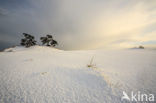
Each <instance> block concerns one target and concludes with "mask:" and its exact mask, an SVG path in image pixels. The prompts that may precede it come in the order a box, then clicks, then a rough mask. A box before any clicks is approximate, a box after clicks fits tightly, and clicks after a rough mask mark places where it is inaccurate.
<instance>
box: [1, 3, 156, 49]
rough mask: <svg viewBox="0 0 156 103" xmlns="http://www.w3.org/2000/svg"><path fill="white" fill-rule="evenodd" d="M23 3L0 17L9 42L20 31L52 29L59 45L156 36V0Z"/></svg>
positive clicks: (121, 42)
mask: <svg viewBox="0 0 156 103" xmlns="http://www.w3.org/2000/svg"><path fill="white" fill-rule="evenodd" d="M26 4H27V6H23V8H22V6H19V7H18V8H14V9H9V10H8V11H9V13H8V14H7V15H8V16H7V17H5V18H3V19H2V18H0V22H1V24H0V36H1V37H5V38H7V39H9V40H10V39H11V38H12V39H13V41H11V42H10V43H12V44H17V41H18V42H19V38H20V37H21V36H20V35H21V33H23V32H28V33H31V34H34V35H35V37H36V38H39V37H40V36H41V35H43V34H45V35H46V34H47V33H53V34H55V35H54V38H56V39H57V40H58V42H59V44H60V45H59V48H62V49H95V48H118V47H119V48H123V47H133V46H135V45H138V44H139V43H140V44H141V43H142V42H147V41H151V40H152V41H155V40H156V39H155V37H156V26H155V24H156V19H155V18H156V8H155V7H156V1H155V0H150V1H147V0H137V1H136V0H131V1H130V0H118V1H114V0H109V1H108V0H74V1H73V0H68V1H66V0H38V1H34V0H27V3H26ZM16 5H20V4H19V3H18V2H17V3H16ZM21 5H24V4H23V3H22V4H21ZM19 8H20V9H19ZM0 12H1V10H0ZM4 35H7V36H4ZM9 40H7V41H9ZM38 41H39V40H38ZM152 45H153V44H152Z"/></svg>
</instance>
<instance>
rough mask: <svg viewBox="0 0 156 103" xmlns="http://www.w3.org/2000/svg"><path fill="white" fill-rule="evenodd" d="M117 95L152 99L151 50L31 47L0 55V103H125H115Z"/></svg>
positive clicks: (154, 68)
mask: <svg viewBox="0 0 156 103" xmlns="http://www.w3.org/2000/svg"><path fill="white" fill-rule="evenodd" d="M90 62H91V63H90ZM90 65H91V67H90ZM88 66H89V67H88ZM123 91H125V92H126V93H127V94H128V95H130V93H131V91H134V92H138V91H140V92H141V93H146V94H154V95H156V51H155V50H140V49H127V50H88V51H87V50H86V51H61V50H57V49H54V48H50V47H41V46H34V47H31V48H23V47H15V48H9V49H7V50H5V51H4V52H1V53H0V103H131V102H130V101H127V100H124V101H121V97H122V95H123ZM138 103H142V102H138ZM147 103H148V102H147ZM152 103H154V102H152Z"/></svg>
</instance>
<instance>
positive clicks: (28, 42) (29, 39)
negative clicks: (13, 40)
mask: <svg viewBox="0 0 156 103" xmlns="http://www.w3.org/2000/svg"><path fill="white" fill-rule="evenodd" d="M23 35H24V37H25V38H24V39H21V45H22V46H25V47H30V46H34V45H36V41H35V37H34V36H32V35H30V34H27V33H23Z"/></svg>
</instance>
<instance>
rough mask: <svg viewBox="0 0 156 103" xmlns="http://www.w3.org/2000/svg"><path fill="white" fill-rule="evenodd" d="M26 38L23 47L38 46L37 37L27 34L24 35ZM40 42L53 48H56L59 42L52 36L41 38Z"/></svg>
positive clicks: (22, 40) (22, 43)
mask: <svg viewBox="0 0 156 103" xmlns="http://www.w3.org/2000/svg"><path fill="white" fill-rule="evenodd" d="M23 35H24V38H23V39H21V45H22V46H25V47H27V48H28V47H31V46H34V45H36V42H37V41H36V40H35V37H34V36H32V35H30V34H27V33H23ZM40 40H41V42H42V45H46V46H52V47H55V46H56V45H58V43H57V41H56V40H54V39H53V37H52V35H49V34H48V35H46V36H45V37H40Z"/></svg>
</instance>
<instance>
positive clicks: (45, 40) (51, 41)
mask: <svg viewBox="0 0 156 103" xmlns="http://www.w3.org/2000/svg"><path fill="white" fill-rule="evenodd" d="M40 40H41V42H42V44H43V45H46V46H53V47H55V46H56V45H58V43H57V41H56V40H54V39H53V37H52V35H46V37H41V38H40Z"/></svg>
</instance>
